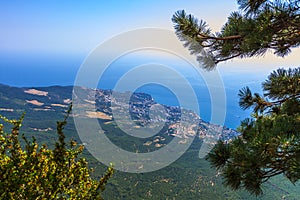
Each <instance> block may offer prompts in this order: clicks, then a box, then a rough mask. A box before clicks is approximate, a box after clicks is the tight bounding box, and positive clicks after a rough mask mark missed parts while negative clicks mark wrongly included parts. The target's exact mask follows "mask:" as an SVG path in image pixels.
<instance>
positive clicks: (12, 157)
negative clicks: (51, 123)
mask: <svg viewBox="0 0 300 200" xmlns="http://www.w3.org/2000/svg"><path fill="white" fill-rule="evenodd" d="M70 111H71V108H70V109H69V111H68V114H67V116H66V117H65V119H64V120H63V121H61V122H57V134H58V136H59V138H58V141H57V142H56V144H55V148H54V149H48V148H47V146H46V145H42V146H40V147H39V145H38V144H37V142H36V141H35V139H33V141H28V140H27V139H26V138H25V136H24V135H23V137H22V138H23V139H24V141H25V147H22V146H21V144H20V139H19V138H20V137H19V129H20V127H21V124H22V121H23V118H24V115H23V116H22V117H21V118H20V119H19V120H9V119H7V118H5V117H3V116H1V115H0V119H2V120H3V122H4V123H8V124H11V125H12V128H11V132H10V133H6V132H5V131H4V126H3V124H0V180H1V181H0V199H22V200H26V199H91V200H94V199H102V197H101V192H102V191H103V190H104V186H105V184H106V183H107V181H108V179H109V178H110V177H111V176H112V174H113V172H114V170H113V168H112V167H108V169H107V171H106V173H105V175H104V176H102V178H101V179H100V180H98V181H97V180H94V179H92V177H91V176H90V172H91V169H89V168H88V166H87V164H88V163H87V161H86V160H85V159H84V158H81V157H79V155H80V154H81V153H82V151H83V146H82V145H77V144H76V142H75V141H74V140H71V141H70V143H69V145H67V144H66V143H65V135H64V133H63V129H64V126H65V125H66V123H67V122H66V120H67V118H68V116H69V114H70Z"/></svg>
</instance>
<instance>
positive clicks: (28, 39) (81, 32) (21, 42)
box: [0, 0, 236, 53]
mask: <svg viewBox="0 0 300 200" xmlns="http://www.w3.org/2000/svg"><path fill="white" fill-rule="evenodd" d="M207 2H210V1H201V0H197V1H196V0H190V1H183V0H180V1H169V0H167V1H158V0H151V1H143V0H142V1H141V0H130V1H114V0H112V1H101V0H100V1H99V0H95V1H71V0H69V1H64V0H54V1H53V0H51V1H49V0H48V1H31V0H28V1H1V3H0V16H1V17H0V26H1V32H0V50H1V51H6V52H7V51H10V52H24V51H26V52H36V51H38V52H67V53H87V52H89V51H90V50H91V49H92V48H94V47H95V46H96V45H98V44H99V43H101V42H103V41H105V40H106V39H108V38H110V37H112V36H113V35H116V34H119V33H122V32H125V31H129V30H132V29H137V28H143V27H159V28H167V29H172V26H173V24H172V22H171V17H172V15H173V14H174V12H175V11H177V10H181V9H185V10H186V11H187V12H189V13H193V14H195V15H196V16H199V17H203V18H205V19H207V21H208V22H210V23H211V25H212V26H214V27H218V25H219V26H220V25H221V24H223V23H224V22H225V21H226V16H227V15H228V14H229V13H230V12H231V11H233V10H235V9H236V4H235V1H227V2H226V3H225V4H224V1H221V0H214V1H213V3H207Z"/></svg>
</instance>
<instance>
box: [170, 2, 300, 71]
mask: <svg viewBox="0 0 300 200" xmlns="http://www.w3.org/2000/svg"><path fill="white" fill-rule="evenodd" d="M237 2H238V4H239V6H240V7H239V8H240V10H239V11H237V12H233V13H231V15H230V16H229V17H228V21H227V22H226V23H225V25H224V26H223V27H222V29H221V31H220V32H216V33H212V31H211V29H210V28H209V27H208V25H207V23H206V22H205V21H203V20H198V19H197V18H195V17H194V16H192V15H191V14H186V12H185V11H184V10H182V11H177V12H176V13H175V14H174V16H173V18H172V21H173V22H174V24H175V25H174V28H175V31H176V34H177V36H178V37H179V39H180V40H182V41H183V42H184V44H185V46H186V47H188V48H189V49H190V52H191V53H192V54H195V55H196V56H197V57H198V61H199V62H200V63H201V64H202V65H204V67H205V68H206V69H213V68H214V67H215V65H216V64H218V63H219V62H222V61H226V60H229V59H232V58H235V57H240V58H244V57H252V56H261V55H264V54H265V53H266V52H267V51H268V50H273V51H274V53H275V54H276V55H278V56H286V55H287V54H288V53H289V52H290V51H291V48H293V47H298V46H299V45H300V1H299V0H286V1H285V0H282V1H278V0H277V1H269V0H238V1H237Z"/></svg>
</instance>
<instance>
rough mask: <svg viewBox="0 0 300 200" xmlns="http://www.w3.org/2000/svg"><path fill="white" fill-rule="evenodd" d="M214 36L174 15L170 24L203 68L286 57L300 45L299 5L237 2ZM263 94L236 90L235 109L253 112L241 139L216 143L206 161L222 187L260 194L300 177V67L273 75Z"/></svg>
mask: <svg viewBox="0 0 300 200" xmlns="http://www.w3.org/2000/svg"><path fill="white" fill-rule="evenodd" d="M238 4H239V6H240V8H239V9H240V10H239V11H238V12H233V13H232V14H231V15H230V16H229V17H228V21H227V22H226V24H225V25H224V26H223V27H222V29H221V31H220V32H218V33H212V32H211V30H210V29H209V28H208V25H207V24H206V22H204V21H203V20H198V19H196V18H195V17H194V16H192V15H188V14H186V13H185V11H178V12H176V13H175V15H174V16H173V18H172V20H173V22H174V23H175V30H176V34H177V36H178V37H179V39H180V40H182V41H183V42H184V45H185V46H186V47H187V48H189V50H190V52H191V53H192V54H195V55H196V56H197V59H198V61H199V62H200V63H201V64H202V65H203V66H204V68H206V69H208V70H211V69H214V68H215V67H216V65H217V64H218V63H220V62H222V61H226V60H229V59H232V58H236V57H239V58H245V57H253V56H261V55H264V54H265V53H266V52H267V51H268V50H273V52H274V54H275V55H278V56H282V57H283V56H286V55H288V53H289V52H290V51H291V49H292V48H294V47H298V46H299V45H300V1H299V0H289V1H283V0H282V1H268V0H238ZM262 87H263V92H264V94H263V95H260V94H258V93H254V94H252V92H251V90H250V89H249V88H248V87H246V88H243V89H242V90H240V92H239V97H240V102H239V104H240V106H241V108H243V109H250V108H252V109H253V113H252V115H251V117H250V118H248V119H245V120H244V121H242V123H241V126H240V127H239V131H240V132H241V135H240V136H238V137H237V138H233V139H232V140H231V141H219V142H218V143H217V144H216V145H215V147H214V148H213V149H212V151H211V152H210V153H209V154H208V155H207V157H206V159H207V160H209V162H210V163H211V164H212V165H213V166H214V167H216V169H217V170H219V171H220V173H221V174H222V176H223V178H224V183H225V185H227V186H229V187H231V188H232V189H234V190H237V189H240V188H245V189H246V190H248V191H249V192H251V193H252V194H255V195H260V194H262V184H263V183H264V182H266V181H268V180H269V179H270V178H271V177H274V176H277V175H280V174H282V175H284V176H285V177H287V178H288V180H290V181H291V182H292V183H296V182H297V181H298V180H299V179H300V68H296V69H288V70H286V69H278V70H276V71H273V72H272V73H271V74H270V75H269V77H268V78H267V80H266V81H265V82H264V83H263V84H262Z"/></svg>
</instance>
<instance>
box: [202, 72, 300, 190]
mask: <svg viewBox="0 0 300 200" xmlns="http://www.w3.org/2000/svg"><path fill="white" fill-rule="evenodd" d="M263 91H264V97H262V96H261V95H259V94H257V93H254V94H252V92H251V91H250V89H249V88H248V87H246V88H244V89H242V90H240V92H239V96H240V102H239V104H240V106H241V107H242V108H244V109H247V108H253V114H252V118H251V119H245V120H244V121H243V122H242V123H241V126H240V127H239V131H240V132H241V133H242V134H241V136H239V137H238V138H235V139H233V140H232V141H230V142H229V141H219V142H218V143H217V144H216V145H215V147H214V148H213V149H212V151H211V152H210V153H209V154H208V156H207V159H208V160H209V161H210V163H211V164H212V165H213V166H215V167H216V168H217V169H218V170H220V171H221V173H222V175H223V177H224V180H225V184H226V185H228V186H230V187H231V188H233V189H239V188H245V189H246V190H248V191H250V192H251V193H253V194H256V195H259V194H261V193H262V189H261V186H262V183H264V182H266V181H268V180H269V179H270V178H271V177H273V176H276V175H279V174H283V175H284V176H286V177H287V178H288V179H289V180H290V181H291V182H292V183H296V182H297V181H298V180H299V179H300V68H297V69H289V70H285V69H278V70H277V71H273V72H272V73H271V74H270V75H269V77H268V79H267V80H266V81H265V82H264V83H263ZM267 99H269V100H267Z"/></svg>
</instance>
